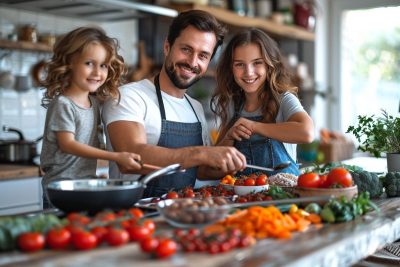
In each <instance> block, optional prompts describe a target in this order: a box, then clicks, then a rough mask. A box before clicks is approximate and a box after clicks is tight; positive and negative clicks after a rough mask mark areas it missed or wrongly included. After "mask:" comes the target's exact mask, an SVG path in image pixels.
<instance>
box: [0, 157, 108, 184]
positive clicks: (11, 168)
mask: <svg viewBox="0 0 400 267" xmlns="http://www.w3.org/2000/svg"><path fill="white" fill-rule="evenodd" d="M97 167H98V168H104V167H108V161H107V160H99V161H98V162H97ZM38 176H41V175H39V166H36V165H20V164H0V181H2V180H13V179H24V178H29V177H38Z"/></svg>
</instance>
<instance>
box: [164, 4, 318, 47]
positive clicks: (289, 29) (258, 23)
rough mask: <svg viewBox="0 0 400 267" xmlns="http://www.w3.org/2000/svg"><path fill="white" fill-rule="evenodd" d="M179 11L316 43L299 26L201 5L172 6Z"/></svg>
mask: <svg viewBox="0 0 400 267" xmlns="http://www.w3.org/2000/svg"><path fill="white" fill-rule="evenodd" d="M171 7H172V8H174V9H176V10H177V11H179V12H181V11H185V10H190V9H199V10H204V11H206V12H209V13H210V14H212V15H214V16H215V17H216V18H217V19H218V20H219V21H221V22H223V23H225V24H228V25H231V26H236V27H256V28H259V29H262V30H264V31H265V32H267V33H269V34H271V35H274V36H275V37H281V38H289V39H295V40H303V41H312V42H313V41H314V40H315V34H314V33H313V32H310V31H307V30H306V29H304V28H301V27H298V26H289V25H283V24H279V23H276V22H273V21H272V20H269V19H262V18H251V17H245V16H240V15H238V14H236V13H234V12H232V11H230V10H226V9H223V8H218V7H212V6H206V5H199V4H172V5H171Z"/></svg>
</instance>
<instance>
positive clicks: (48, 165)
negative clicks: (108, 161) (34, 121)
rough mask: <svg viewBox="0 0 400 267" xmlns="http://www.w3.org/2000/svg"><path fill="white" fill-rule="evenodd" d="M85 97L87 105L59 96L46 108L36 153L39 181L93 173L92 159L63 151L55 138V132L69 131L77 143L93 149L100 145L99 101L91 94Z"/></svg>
mask: <svg viewBox="0 0 400 267" xmlns="http://www.w3.org/2000/svg"><path fill="white" fill-rule="evenodd" d="M89 98H90V101H91V107H90V108H82V107H80V106H78V105H76V104H75V103H74V102H73V101H72V100H71V99H69V98H68V97H66V96H61V95H60V96H57V97H56V98H55V99H54V100H53V101H52V102H51V104H50V106H49V107H48V109H47V114H46V122H45V129H44V134H43V145H42V152H41V155H40V166H41V168H42V170H43V171H44V172H45V174H44V176H43V180H42V184H46V183H48V182H50V181H52V180H58V179H65V178H66V179H76V178H89V177H94V176H95V175H96V166H97V160H96V159H90V158H84V157H78V156H75V155H71V154H67V153H64V152H62V151H61V150H60V148H59V146H58V143H57V139H56V132H60V131H63V132H71V133H73V134H74V135H75V140H76V141H78V142H79V143H82V144H87V145H89V146H93V147H97V148H98V147H99V146H100V139H99V137H100V135H101V119H100V104H99V102H98V101H97V99H96V98H95V97H93V96H89Z"/></svg>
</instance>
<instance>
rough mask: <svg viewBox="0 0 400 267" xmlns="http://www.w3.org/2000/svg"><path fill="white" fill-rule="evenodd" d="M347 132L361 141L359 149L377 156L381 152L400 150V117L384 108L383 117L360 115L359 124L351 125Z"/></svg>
mask: <svg viewBox="0 0 400 267" xmlns="http://www.w3.org/2000/svg"><path fill="white" fill-rule="evenodd" d="M347 133H352V134H353V135H354V136H355V137H356V139H357V141H359V142H360V145H359V147H358V148H359V149H360V150H361V151H363V152H369V153H371V154H372V155H374V156H375V157H380V156H381V153H384V152H386V153H397V152H400V118H399V117H393V116H391V115H389V114H388V113H387V112H386V111H385V110H382V117H380V118H375V116H374V115H372V116H361V115H360V116H358V125H357V126H350V127H349V128H348V129H347Z"/></svg>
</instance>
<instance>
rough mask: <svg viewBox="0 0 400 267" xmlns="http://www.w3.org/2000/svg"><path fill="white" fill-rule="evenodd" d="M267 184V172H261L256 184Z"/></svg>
mask: <svg viewBox="0 0 400 267" xmlns="http://www.w3.org/2000/svg"><path fill="white" fill-rule="evenodd" d="M266 184H267V175H265V174H260V175H259V176H258V177H257V178H256V185H266Z"/></svg>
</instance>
